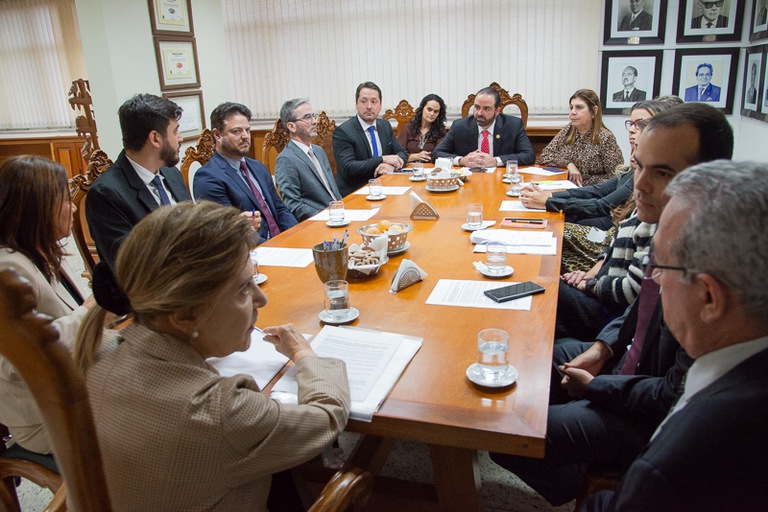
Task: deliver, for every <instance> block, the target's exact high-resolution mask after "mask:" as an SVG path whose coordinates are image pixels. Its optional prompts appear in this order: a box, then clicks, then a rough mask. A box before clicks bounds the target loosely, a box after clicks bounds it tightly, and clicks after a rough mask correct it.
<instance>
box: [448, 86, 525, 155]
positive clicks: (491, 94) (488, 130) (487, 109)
mask: <svg viewBox="0 0 768 512" xmlns="http://www.w3.org/2000/svg"><path fill="white" fill-rule="evenodd" d="M433 155H434V157H435V158H451V159H453V165H460V166H463V167H498V166H503V165H504V164H505V162H506V161H507V160H517V163H518V164H519V165H529V164H532V163H533V162H534V160H536V154H535V153H534V152H533V146H532V145H531V141H530V140H528V135H527V134H526V133H525V126H524V125H523V121H522V120H520V119H519V118H517V117H514V116H508V115H506V114H502V113H501V97H500V96H499V92H498V91H497V90H496V89H494V88H492V87H485V88H484V89H480V90H479V91H478V92H477V94H476V95H475V104H474V113H473V115H472V116H470V117H464V118H462V119H459V120H457V121H454V122H453V124H452V125H451V130H450V131H449V132H448V135H446V136H445V138H444V139H443V140H442V141H441V142H440V144H438V145H437V147H436V148H435V151H434V153H433Z"/></svg>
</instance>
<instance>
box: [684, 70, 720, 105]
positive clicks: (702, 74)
mask: <svg viewBox="0 0 768 512" xmlns="http://www.w3.org/2000/svg"><path fill="white" fill-rule="evenodd" d="M712 74H713V71H712V64H708V63H706V62H704V63H702V64H699V65H698V66H696V81H697V82H698V84H696V85H692V86H691V87H688V88H687V89H686V90H685V101H686V102H689V101H720V87H718V86H716V85H712V83H711V82H710V81H711V80H712Z"/></svg>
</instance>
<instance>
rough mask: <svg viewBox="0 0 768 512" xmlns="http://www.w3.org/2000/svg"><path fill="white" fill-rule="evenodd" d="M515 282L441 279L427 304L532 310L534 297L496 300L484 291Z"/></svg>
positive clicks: (428, 298)
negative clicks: (503, 300) (506, 300)
mask: <svg viewBox="0 0 768 512" xmlns="http://www.w3.org/2000/svg"><path fill="white" fill-rule="evenodd" d="M511 284H517V283H515V282H509V281H504V282H499V283H494V282H491V281H463V280H457V279H440V280H439V281H438V282H437V284H436V285H435V288H434V289H433V290H432V293H430V294H429V297H427V302H426V303H427V304H432V305H435V306H459V307H462V308H487V309H513V310H520V311H530V309H531V303H532V302H533V297H531V296H528V297H523V298H521V299H515V300H510V301H508V302H496V301H494V300H493V299H489V298H488V297H486V296H485V294H484V293H483V292H484V291H485V290H493V289H494V288H501V287H503V286H508V285H511Z"/></svg>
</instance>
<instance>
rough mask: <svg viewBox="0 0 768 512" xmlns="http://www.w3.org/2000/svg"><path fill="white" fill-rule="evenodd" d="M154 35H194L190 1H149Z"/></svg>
mask: <svg viewBox="0 0 768 512" xmlns="http://www.w3.org/2000/svg"><path fill="white" fill-rule="evenodd" d="M148 1H149V18H150V22H151V23H152V34H154V35H156V36H158V35H166V36H173V35H177V36H179V35H189V36H191V35H193V32H194V28H193V26H192V6H191V2H190V0H148Z"/></svg>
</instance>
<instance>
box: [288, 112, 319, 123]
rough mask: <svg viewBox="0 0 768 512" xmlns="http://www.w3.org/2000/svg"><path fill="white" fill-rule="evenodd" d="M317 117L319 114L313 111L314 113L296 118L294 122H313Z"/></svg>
mask: <svg viewBox="0 0 768 512" xmlns="http://www.w3.org/2000/svg"><path fill="white" fill-rule="evenodd" d="M315 119H317V114H314V113H312V114H307V115H305V116H302V117H299V118H297V119H294V120H293V122H294V123H295V122H297V121H306V122H308V123H311V122H312V121H314V120H315Z"/></svg>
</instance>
